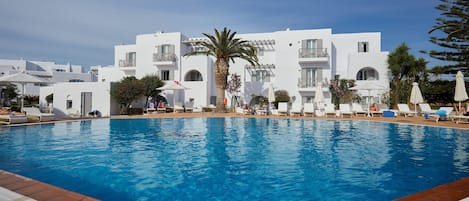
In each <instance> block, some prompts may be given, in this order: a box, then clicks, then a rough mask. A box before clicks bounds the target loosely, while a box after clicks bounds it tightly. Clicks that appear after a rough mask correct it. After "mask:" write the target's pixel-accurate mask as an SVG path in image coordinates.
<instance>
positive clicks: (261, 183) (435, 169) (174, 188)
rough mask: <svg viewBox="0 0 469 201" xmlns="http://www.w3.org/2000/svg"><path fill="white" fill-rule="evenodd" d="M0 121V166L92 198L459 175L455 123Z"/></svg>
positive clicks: (326, 188)
mask: <svg viewBox="0 0 469 201" xmlns="http://www.w3.org/2000/svg"><path fill="white" fill-rule="evenodd" d="M0 132H1V133H0V169H4V170H7V171H10V172H14V173H17V174H20V175H24V176H27V177H30V178H33V179H37V180H40V181H43V182H46V183H50V184H53V185H56V186H59V187H62V188H65V189H68V190H72V191H76V192H78V193H83V194H86V195H89V196H92V197H95V198H98V199H102V200H392V199H396V198H399V197H402V196H405V195H408V194H412V193H416V192H418V191H421V190H425V189H429V188H432V187H434V186H437V185H440V184H444V183H447V182H450V181H454V180H457V179H460V178H463V177H468V176H469V132H468V131H467V130H461V129H450V128H438V127H428V126H414V125H405V124H394V123H379V122H367V121H335V120H311V119H309V120H308V119H305V120H301V119H269V118H265V119H264V118H259V119H256V118H179V119H178V118H176V119H169V118H168V119H129V120H123V119H98V120H92V121H81V122H80V121H79V122H65V123H53V124H42V125H31V126H17V127H0Z"/></svg>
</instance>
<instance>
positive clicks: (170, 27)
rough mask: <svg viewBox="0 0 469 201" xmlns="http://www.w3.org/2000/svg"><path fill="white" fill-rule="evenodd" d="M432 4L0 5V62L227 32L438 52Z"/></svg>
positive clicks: (73, 56)
mask: <svg viewBox="0 0 469 201" xmlns="http://www.w3.org/2000/svg"><path fill="white" fill-rule="evenodd" d="M439 2H440V1H438V0H388V1H376V0H354V1H351V0H289V1H286V0H269V1H264V0H254V1H253V0H237V1H220V0H218V1H216V0H171V1H168V0H164V1H163V0H149V1H138V0H136V1H129V0H126V1H122V0H113V1H111V0H100V1H96V0H79V1H76V0H75V1H71V0H41V1H37V0H14V1H10V0H0V58H2V59H18V58H24V59H29V60H50V61H55V62H58V63H67V62H70V63H72V64H79V65H83V66H85V67H88V66H91V65H110V64H113V60H114V45H117V44H122V43H125V44H131V43H135V36H136V35H137V34H143V33H154V32H156V31H165V32H182V33H183V34H184V35H186V36H189V37H198V36H201V33H212V32H213V28H223V27H225V26H226V27H228V28H230V29H232V30H235V31H237V32H238V33H255V32H273V31H279V30H285V29H286V28H290V29H292V30H297V29H315V28H332V31H333V33H353V32H381V37H382V45H381V47H382V50H383V51H392V50H394V49H395V48H396V47H397V46H398V45H400V44H401V43H403V42H405V43H406V44H407V45H408V46H409V47H410V48H411V53H413V54H414V55H415V56H417V57H423V58H425V59H427V61H430V64H429V65H428V66H429V67H432V66H433V65H436V64H440V63H441V62H439V61H437V60H433V59H431V58H429V57H428V56H426V55H423V54H420V53H419V51H420V50H431V49H436V48H438V47H437V46H435V45H433V44H431V43H430V42H428V39H429V35H428V34H427V32H428V30H429V29H430V28H431V27H432V26H433V25H434V24H435V19H436V18H437V17H438V16H439V14H440V12H439V11H438V10H436V9H435V8H434V7H435V6H436V5H438V4H439Z"/></svg>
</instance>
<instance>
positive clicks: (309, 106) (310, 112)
mask: <svg viewBox="0 0 469 201" xmlns="http://www.w3.org/2000/svg"><path fill="white" fill-rule="evenodd" d="M303 115H304V116H305V117H306V116H314V103H305V105H304V108H303Z"/></svg>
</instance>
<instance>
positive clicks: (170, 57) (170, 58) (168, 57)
mask: <svg viewBox="0 0 469 201" xmlns="http://www.w3.org/2000/svg"><path fill="white" fill-rule="evenodd" d="M175 61H176V54H174V53H165V54H161V53H156V54H153V62H175Z"/></svg>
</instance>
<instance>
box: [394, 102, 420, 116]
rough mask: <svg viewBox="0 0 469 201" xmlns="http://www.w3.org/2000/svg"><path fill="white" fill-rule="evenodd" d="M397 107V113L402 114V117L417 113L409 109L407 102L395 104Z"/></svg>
mask: <svg viewBox="0 0 469 201" xmlns="http://www.w3.org/2000/svg"><path fill="white" fill-rule="evenodd" d="M397 108H398V110H399V111H398V113H399V115H404V117H408V116H416V115H417V113H416V112H415V111H411V110H410V109H409V105H407V104H397Z"/></svg>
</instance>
